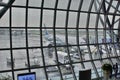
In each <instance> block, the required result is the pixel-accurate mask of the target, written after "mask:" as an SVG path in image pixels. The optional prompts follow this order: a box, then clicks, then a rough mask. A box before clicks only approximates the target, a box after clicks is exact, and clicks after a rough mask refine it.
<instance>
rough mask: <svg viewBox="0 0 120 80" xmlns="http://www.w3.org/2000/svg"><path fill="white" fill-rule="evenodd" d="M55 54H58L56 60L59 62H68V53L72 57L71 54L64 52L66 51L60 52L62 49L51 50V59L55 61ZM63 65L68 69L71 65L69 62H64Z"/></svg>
mask: <svg viewBox="0 0 120 80" xmlns="http://www.w3.org/2000/svg"><path fill="white" fill-rule="evenodd" d="M56 54H57V56H58V62H59V63H60V64H66V63H70V60H69V55H70V58H71V57H73V54H69V55H68V53H66V52H62V51H57V53H55V52H53V60H54V61H55V62H57V58H56ZM71 61H72V60H71ZM63 66H64V67H66V69H68V70H70V69H71V66H70V65H69V64H66V65H63ZM72 67H74V66H72Z"/></svg>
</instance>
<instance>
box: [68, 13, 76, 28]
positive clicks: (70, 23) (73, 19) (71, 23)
mask: <svg viewBox="0 0 120 80" xmlns="http://www.w3.org/2000/svg"><path fill="white" fill-rule="evenodd" d="M76 21H77V13H76V12H69V20H68V27H73V28H75V26H76Z"/></svg>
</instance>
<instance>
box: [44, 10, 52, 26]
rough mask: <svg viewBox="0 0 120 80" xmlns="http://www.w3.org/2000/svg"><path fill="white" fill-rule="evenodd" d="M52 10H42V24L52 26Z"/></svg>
mask: <svg viewBox="0 0 120 80" xmlns="http://www.w3.org/2000/svg"><path fill="white" fill-rule="evenodd" d="M53 13H54V11H51V10H43V24H46V26H47V27H51V26H53V19H54V14H53Z"/></svg>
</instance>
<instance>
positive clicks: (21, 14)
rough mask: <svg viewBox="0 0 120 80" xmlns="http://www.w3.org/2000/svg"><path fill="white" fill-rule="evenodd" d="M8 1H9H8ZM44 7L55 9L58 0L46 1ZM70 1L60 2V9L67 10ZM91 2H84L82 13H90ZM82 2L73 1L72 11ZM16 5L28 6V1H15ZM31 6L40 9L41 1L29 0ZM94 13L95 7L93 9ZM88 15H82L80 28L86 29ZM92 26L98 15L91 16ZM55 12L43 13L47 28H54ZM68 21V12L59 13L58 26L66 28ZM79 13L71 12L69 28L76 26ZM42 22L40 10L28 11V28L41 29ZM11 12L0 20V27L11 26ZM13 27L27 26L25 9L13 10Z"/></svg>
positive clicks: (63, 0) (86, 0)
mask: <svg viewBox="0 0 120 80" xmlns="http://www.w3.org/2000/svg"><path fill="white" fill-rule="evenodd" d="M6 1H7V0H6ZM44 1H45V2H44V7H48V8H54V6H55V1H56V0H44ZM68 1H69V0H59V2H58V8H59V9H66V8H67V5H68ZM90 1H91V0H83V5H82V9H81V10H82V11H88V8H89V4H90ZM79 2H80V0H72V3H71V7H70V9H71V10H77V9H78V7H79ZM14 5H22V6H25V5H26V0H15V2H14ZM29 6H34V7H40V6H41V0H29ZM92 11H94V7H93V8H92ZM87 15H88V14H86V13H81V16H80V27H86V21H87ZM90 16H91V17H90V26H91V27H95V21H96V16H97V15H96V14H91V15H90ZM53 18H54V11H53V10H44V12H43V24H46V26H53ZM65 20H66V11H59V10H58V11H57V17H56V26H63V27H64V26H65ZM76 20H77V13H76V12H70V13H69V20H68V26H76ZM39 22H40V9H29V10H28V26H30V27H34V26H35V27H39V25H40V24H39ZM8 23H9V11H7V13H6V14H5V15H4V16H3V17H2V18H1V19H0V26H9V25H8ZM12 26H14V27H17V26H19V27H20V26H22V27H24V26H25V9H24V8H12Z"/></svg>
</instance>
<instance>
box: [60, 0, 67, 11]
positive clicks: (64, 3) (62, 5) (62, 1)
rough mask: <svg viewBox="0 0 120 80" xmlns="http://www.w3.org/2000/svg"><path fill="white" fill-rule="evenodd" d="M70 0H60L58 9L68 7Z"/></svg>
mask: <svg viewBox="0 0 120 80" xmlns="http://www.w3.org/2000/svg"><path fill="white" fill-rule="evenodd" d="M68 2H69V0H59V2H58V9H67V5H68Z"/></svg>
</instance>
